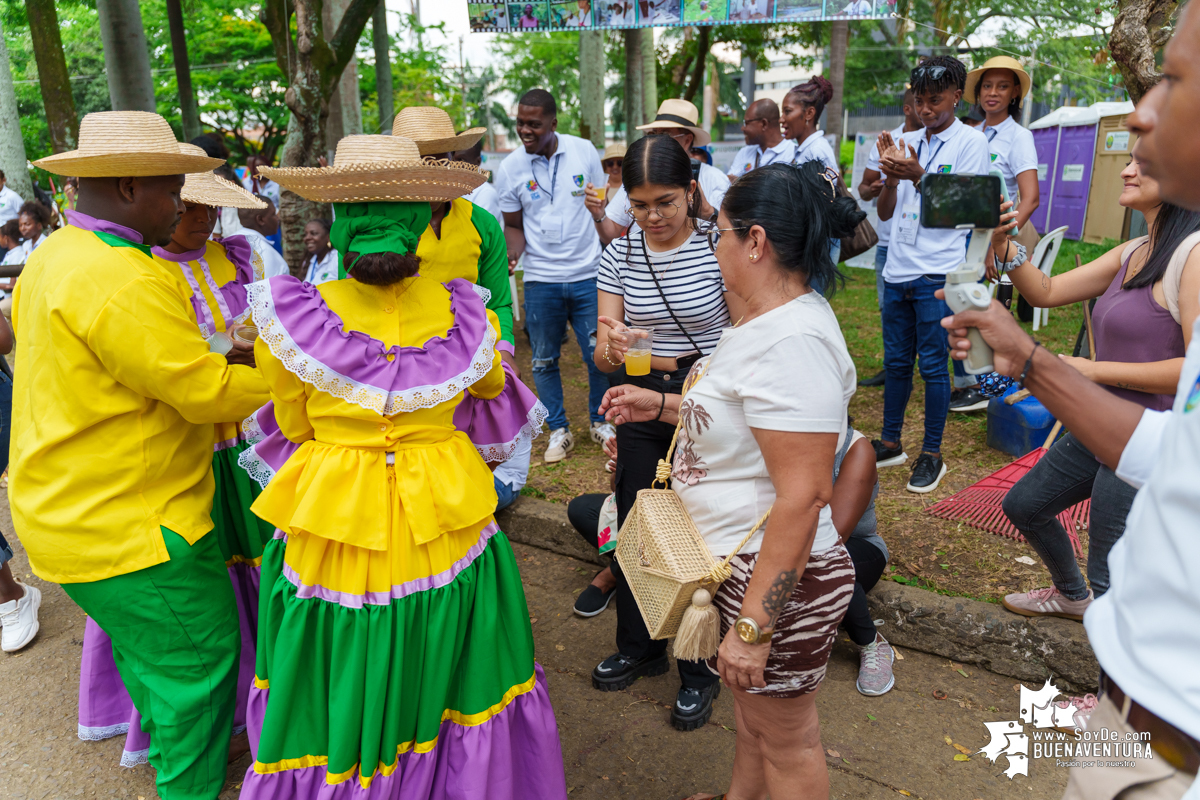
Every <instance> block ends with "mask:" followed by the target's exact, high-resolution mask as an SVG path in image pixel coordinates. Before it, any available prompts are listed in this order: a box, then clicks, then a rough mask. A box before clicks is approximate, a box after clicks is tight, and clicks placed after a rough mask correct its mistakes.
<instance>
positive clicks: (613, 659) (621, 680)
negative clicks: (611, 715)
mask: <svg viewBox="0 0 1200 800" xmlns="http://www.w3.org/2000/svg"><path fill="white" fill-rule="evenodd" d="M668 669H670V664H668V663H667V654H666V653H663V654H662V655H660V656H653V657H651V658H629V657H627V656H623V655H621V654H620V653H614V654H613V655H611V656H609V657H608V658H606V659H604V660H603V661H601V662H600V663H599V664H597V665H596V668H595V669H594V670H592V687H593V688H595V689H599V690H600V691H602V692H619V691H621V690H622V689H626V688H628V687H630V686H632V685H633V682H634V681H636V680H637V679H638V678H652V677H654V676H655V675H662V674H663V673H664V672H666V671H667V670H668Z"/></svg>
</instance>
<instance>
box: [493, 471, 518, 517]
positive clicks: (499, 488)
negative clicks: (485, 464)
mask: <svg viewBox="0 0 1200 800" xmlns="http://www.w3.org/2000/svg"><path fill="white" fill-rule="evenodd" d="M492 482H493V483H495V484H496V499H497V502H496V510H497V511H499V510H500V509H502V508H508V507H509V506H511V505H512V504H513V501H514V500H516V499H517V496H518V495H520V494H521V493H520V492H518V491H516V490H515V489H513V488H512V487H511V486H509V485H508V484H507V483H505V482H504V481H502V480H500V479H499V478H497V477H496V476H495V475H493V476H492Z"/></svg>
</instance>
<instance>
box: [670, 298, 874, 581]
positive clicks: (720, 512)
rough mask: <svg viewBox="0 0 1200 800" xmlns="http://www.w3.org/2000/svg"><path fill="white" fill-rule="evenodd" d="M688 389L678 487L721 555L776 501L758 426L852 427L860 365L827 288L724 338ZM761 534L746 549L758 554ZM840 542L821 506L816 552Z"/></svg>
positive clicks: (701, 364)
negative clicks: (852, 400)
mask: <svg viewBox="0 0 1200 800" xmlns="http://www.w3.org/2000/svg"><path fill="white" fill-rule="evenodd" d="M692 375H693V376H696V375H699V376H700V377H699V379H698V380H696V381H695V384H694V385H693V386H692V387H691V389H690V390H689V391H688V392H687V393H686V394H685V396H684V398H683V403H682V405H681V407H680V415H681V420H682V422H681V425H680V428H679V437H678V441H677V443H676V447H675V458H674V463H673V472H672V477H673V480H672V483H671V485H672V487H673V488H674V489H675V491H676V492H678V493H679V497H680V499H681V500H682V501H683V504H684V507H685V508H687V510H688V513H689V514H690V515H691V517H692V521H693V522H695V524H696V528H697V530H699V532H700V535H701V537H703V539H704V542H705V544H707V545H708V549H709V552H710V553H712V555H713V556H714V557H722V558H723V557H724V556H727V555H729V553H731V552H733V550H734V548H736V547H737V545H738V543H739V542H740V541H741V540H742V537H743V536H745V535H746V533H747V532H748V531H749V530H750V529H751V528H752V527H754V523H755V522H757V521H758V519H759V518H760V517H761V516H762V515H763V514H764V513H766V511H767V509H768V508H770V507H771V505H772V504H773V503H774V502H775V487H774V485H773V484H772V483H771V478H770V475H769V474H768V472H767V464H766V461H765V460H764V459H763V456H762V451H760V450H759V448H758V442H757V441H756V440H755V438H754V435H753V434H752V433H751V430H750V429H751V428H759V429H762V430H773V431H788V432H795V433H836V434H838V445H839V446H840V445H841V439H842V437H844V436H845V434H846V411H847V408H848V407H849V405H850V398H851V397H853V396H854V390H855V387H856V385H857V384H856V379H857V376H856V375H855V371H854V362H853V361H852V360H851V358H850V353H849V352H848V351H847V350H846V340H845V339H844V338H842V331H841V328H840V327H839V326H838V320H837V316H835V315H834V313H833V309H832V308H831V307H830V305H829V302H828V301H827V300H826V299H825V298H824V297H822V296H821V295H820V294H819V293H817V292H809V293H808V294H805V295H801V296H800V297H798V298H796V299H795V300H793V301H791V302H790V303H786V304H784V305H782V306H780V307H779V308H776V309H774V310H772V311H769V312H767V313H766V314H763V315H762V316H761V317H756V318H755V319H752V320H750V321H749V322H747V323H745V324H743V325H740V326H738V327H736V328H729V329H728V330H726V331H725V332H724V334H723V335H722V336H721V341H720V343H719V344H718V345H717V349H716V350H715V351H714V352H713V354H712V355H711V356H708V357H707V358H704V359H701V360H700V361H698V362H697V363H696V365H695V366H694V367H693V372H692ZM762 538H763V533H762V531H761V530H760V531H758V532H757V533H755V534H754V536H753V537H752V538H751V539H750V541H749V542H747V543H746V546H745V547H743V548H742V549H741V550H739V551H738V552H739V553H757V552H758V551H759V550H760V549H761V547H762ZM837 542H838V534H837V530H836V529H835V528H834V527H833V517H832V516H831V514H830V510H829V507H828V506H826V507H825V508H823V509H821V513H820V517H819V521H818V523H817V532H816V538H815V539H814V540H813V545H812V552H813V553H819V552H821V551H822V550H827V549H829V548H830V547H833V546H834V545H835V544H837Z"/></svg>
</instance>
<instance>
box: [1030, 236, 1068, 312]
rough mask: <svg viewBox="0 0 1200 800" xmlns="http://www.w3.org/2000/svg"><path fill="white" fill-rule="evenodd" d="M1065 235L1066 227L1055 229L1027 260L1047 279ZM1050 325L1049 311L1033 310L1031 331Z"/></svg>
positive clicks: (1045, 309)
mask: <svg viewBox="0 0 1200 800" xmlns="http://www.w3.org/2000/svg"><path fill="white" fill-rule="evenodd" d="M1066 233H1067V226H1066V225H1063V226H1062V227H1061V228H1055V229H1054V230H1052V231H1050V232H1049V233H1047V234H1046V235H1045V236H1043V237H1042V239H1041V241H1039V242H1038V243H1037V247H1035V248H1033V255H1032V256H1030V258H1029V260H1030V261H1031V262H1032V263H1033V265H1034V266H1035V267H1037V268H1038V269H1040V270H1041V271H1042V274H1043V275H1045V276H1046V277H1047V278H1049V277H1050V273H1051V272H1052V271H1053V269H1054V259H1056V258H1058V250H1059V248H1060V247H1062V243H1063V236H1065V235H1066ZM1049 324H1050V309H1048V308H1038V307H1036V306H1034V309H1033V329H1034V330H1035V331H1036V330H1037V329H1038V328H1040V327H1042V326H1043V325H1049Z"/></svg>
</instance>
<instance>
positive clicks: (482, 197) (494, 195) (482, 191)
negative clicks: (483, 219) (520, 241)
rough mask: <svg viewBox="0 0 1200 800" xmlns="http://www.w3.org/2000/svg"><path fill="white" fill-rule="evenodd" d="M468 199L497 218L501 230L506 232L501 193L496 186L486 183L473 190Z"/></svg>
mask: <svg viewBox="0 0 1200 800" xmlns="http://www.w3.org/2000/svg"><path fill="white" fill-rule="evenodd" d="M467 199H468V200H470V201H471V202H472V203H474V204H475V205H477V206H479V207H480V208H482V209H483V210H484V211H486V212H488V213H489V214H491V215H492V216H493V217H495V218H496V222H499V223H500V230H504V212H502V211H501V210H500V193H499V192H498V191H496V187H495V186H493V185H492V184H491V183H489V182H487V181H484V182H483V183H481V184H480V185H479V186H478V187H476V188H475V189H472V190H471V193H470V194H469V195H467Z"/></svg>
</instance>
